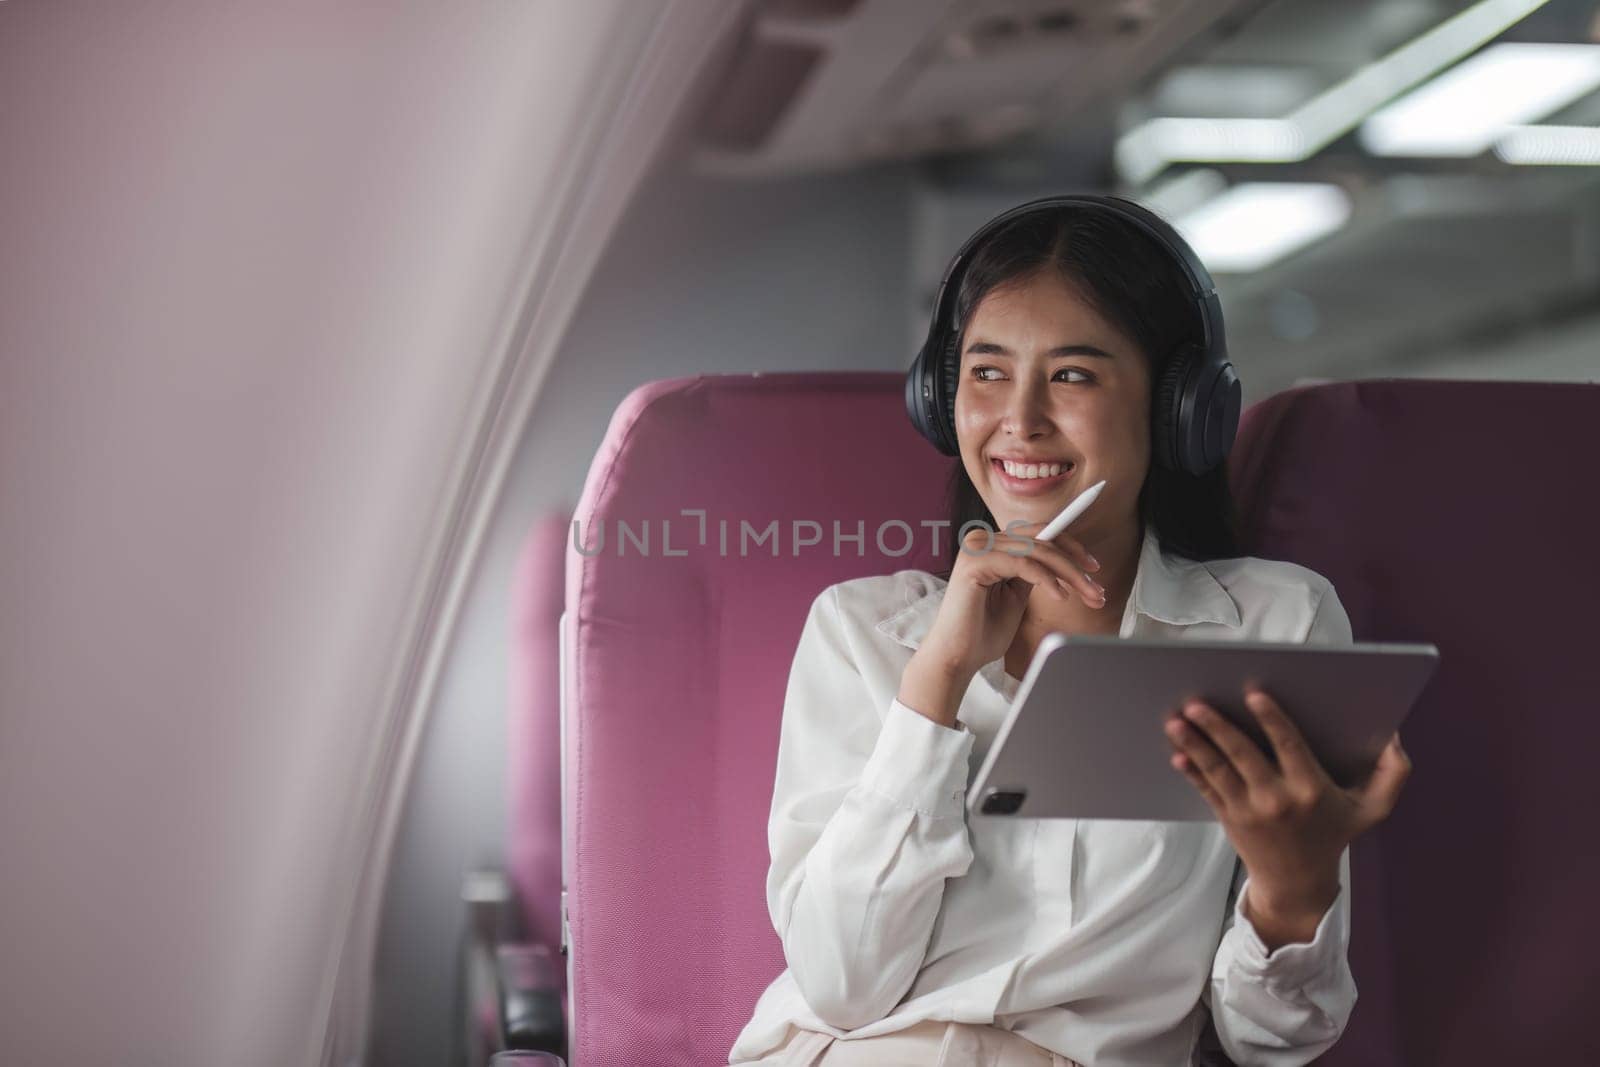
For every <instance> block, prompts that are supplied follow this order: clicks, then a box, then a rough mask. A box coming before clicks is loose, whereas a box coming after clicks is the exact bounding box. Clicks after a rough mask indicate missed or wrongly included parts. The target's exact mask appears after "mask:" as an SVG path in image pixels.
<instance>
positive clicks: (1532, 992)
mask: <svg viewBox="0 0 1600 1067" xmlns="http://www.w3.org/2000/svg"><path fill="white" fill-rule="evenodd" d="M1597 428H1600V386H1593V385H1548V384H1531V383H1505V382H1429V381H1404V380H1399V381H1370V382H1357V383H1347V384H1339V385H1327V386H1318V387H1315V388H1308V389H1299V390H1293V391H1290V392H1288V393H1282V394H1279V395H1277V396H1275V397H1272V398H1270V399H1268V400H1267V401H1265V402H1263V403H1261V404H1258V405H1256V406H1254V407H1252V408H1251V409H1250V411H1249V412H1248V413H1247V414H1246V417H1245V419H1244V421H1243V425H1242V426H1241V428H1240V433H1239V438H1238V441H1237V443H1236V445H1235V449H1234V459H1233V463H1232V475H1233V481H1234V486H1235V490H1236V493H1237V496H1238V498H1239V500H1240V502H1241V505H1242V520H1243V526H1244V533H1245V540H1246V545H1245V551H1247V552H1248V553H1250V554H1253V555H1259V556H1266V557H1270V558H1278V559H1289V560H1293V561H1295V562H1297V563H1301V564H1304V565H1305V566H1308V567H1311V568H1312V569H1314V570H1317V571H1320V572H1321V573H1323V574H1325V575H1327V576H1328V577H1329V578H1330V579H1332V581H1333V583H1334V586H1335V587H1336V588H1337V589H1338V590H1339V596H1340V599H1341V600H1342V601H1343V602H1344V604H1345V606H1346V608H1347V609H1348V610H1349V612H1350V620H1351V624H1352V626H1353V628H1354V631H1355V636H1356V639H1357V640H1364V641H1430V642H1432V643H1434V644H1436V645H1438V647H1439V650H1440V656H1441V660H1440V668H1439V673H1438V674H1437V675H1436V676H1435V677H1434V679H1433V681H1432V682H1430V683H1429V688H1428V689H1427V691H1426V692H1425V694H1424V696H1423V699H1422V701H1421V703H1420V704H1419V705H1418V707H1417V708H1416V709H1415V710H1414V711H1413V712H1412V716H1411V719H1410V720H1409V722H1408V724H1407V726H1406V727H1405V728H1403V729H1402V731H1401V737H1402V739H1403V741H1404V744H1405V747H1406V749H1407V751H1408V752H1409V753H1410V754H1411V758H1412V760H1413V762H1414V766H1415V770H1414V773H1413V774H1412V777H1411V779H1410V781H1409V783H1408V784H1407V786H1406V789H1405V793H1404V796H1403V797H1402V800H1401V803H1400V806H1399V807H1398V808H1397V809H1396V811H1395V812H1394V814H1393V816H1392V817H1391V818H1390V819H1389V820H1388V821H1387V822H1385V823H1384V824H1382V825H1381V826H1380V827H1379V828H1378V830H1376V831H1374V832H1373V833H1370V834H1368V835H1367V836H1366V837H1364V838H1362V839H1361V840H1359V841H1358V842H1357V843H1356V845H1355V847H1354V848H1353V849H1352V853H1351V874H1352V878H1353V880H1354V886H1353V893H1352V897H1351V900H1352V922H1353V931H1352V938H1351V948H1350V954H1351V967H1352V969H1353V970H1354V972H1355V977H1356V983H1357V985H1358V987H1359V988H1360V996H1361V999H1360V1003H1359V1004H1357V1005H1356V1009H1355V1014H1354V1015H1353V1016H1352V1018H1351V1023H1350V1027H1349V1029H1348V1030H1347V1031H1346V1033H1345V1035H1344V1037H1343V1038H1342V1039H1341V1040H1340V1042H1339V1044H1337V1045H1336V1046H1335V1047H1334V1048H1333V1049H1332V1050H1331V1051H1330V1052H1329V1053H1328V1054H1327V1055H1326V1056H1325V1057H1324V1058H1323V1059H1322V1060H1320V1061H1319V1062H1320V1063H1325V1064H1329V1065H1345V1064H1349V1065H1352V1067H1355V1065H1361V1067H1385V1065H1400V1064H1405V1065H1408V1067H1446V1065H1449V1067H1462V1065H1470V1064H1501V1063H1600V1028H1597V1027H1596V1026H1595V1024H1594V1020H1593V1018H1592V1017H1591V1016H1592V1004H1591V999H1592V998H1591V995H1590V993H1589V992H1588V991H1590V990H1593V989H1595V988H1596V987H1597V985H1600V954H1597V953H1596V951H1595V946H1596V945H1600V911H1597V910H1596V908H1595V906H1594V901H1595V900H1596V899H1600V850H1597V849H1596V848H1595V847H1594V844H1593V842H1594V826H1593V821H1594V813H1595V812H1597V811H1600V774H1596V773H1595V770H1594V753H1595V752H1597V751H1600V715H1597V714H1596V707H1597V697H1596V691H1597V685H1596V683H1597V681H1600V671H1597V669H1596V667H1595V659H1596V653H1595V650H1594V647H1593V646H1594V635H1595V633H1596V624H1595V619H1594V616H1595V611H1596V605H1597V604H1600V547H1597V546H1600V494H1596V492H1595V490H1594V486H1595V483H1596V478H1595V473H1594V463H1595V460H1596V456H1597V452H1600V448H1597V444H1596V442H1597Z"/></svg>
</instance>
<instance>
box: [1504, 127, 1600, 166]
mask: <svg viewBox="0 0 1600 1067" xmlns="http://www.w3.org/2000/svg"><path fill="white" fill-rule="evenodd" d="M1494 154H1495V155H1497V156H1499V157H1500V158H1501V159H1502V160H1504V161H1505V162H1507V163H1516V164H1520V165H1522V166H1544V167H1552V166H1565V167H1595V166H1600V129H1597V128H1595V127H1593V126H1513V127H1512V128H1511V129H1509V130H1507V131H1505V133H1504V134H1502V135H1501V137H1500V139H1499V140H1498V141H1496V142H1495V145H1494Z"/></svg>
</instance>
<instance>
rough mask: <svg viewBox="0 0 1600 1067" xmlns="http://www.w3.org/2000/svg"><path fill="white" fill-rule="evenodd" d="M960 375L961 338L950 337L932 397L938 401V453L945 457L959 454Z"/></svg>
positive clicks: (945, 346)
mask: <svg viewBox="0 0 1600 1067" xmlns="http://www.w3.org/2000/svg"><path fill="white" fill-rule="evenodd" d="M960 374H961V337H960V335H959V334H957V335H955V336H953V337H951V338H950V339H949V340H947V341H946V342H945V344H944V352H943V353H942V355H941V357H940V360H939V375H938V378H937V379H936V380H935V383H934V390H933V392H934V395H935V396H936V397H938V399H939V415H940V422H939V441H938V442H937V444H938V445H939V451H941V452H943V453H944V454H945V455H947V456H959V455H960V454H961V442H960V441H959V440H957V439H956V386H957V385H958V384H959V382H958V380H957V379H958V377H959V375H960Z"/></svg>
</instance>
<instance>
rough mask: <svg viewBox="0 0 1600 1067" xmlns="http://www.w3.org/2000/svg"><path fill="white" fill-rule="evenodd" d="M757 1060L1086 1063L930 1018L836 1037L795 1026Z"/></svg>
mask: <svg viewBox="0 0 1600 1067" xmlns="http://www.w3.org/2000/svg"><path fill="white" fill-rule="evenodd" d="M751 1062H752V1064H767V1065H769V1067H780V1065H781V1067H1082V1065H1081V1064H1079V1063H1078V1062H1077V1061H1076V1060H1069V1059H1067V1057H1065V1056H1062V1055H1060V1054H1058V1053H1055V1052H1051V1051H1050V1050H1049V1049H1047V1048H1041V1047H1040V1046H1038V1045H1035V1044H1034V1043H1033V1042H1032V1041H1029V1040H1028V1039H1027V1038H1025V1037H1022V1036H1021V1035H1019V1034H1014V1033H1012V1032H1011V1031H1010V1030H1002V1029H1000V1028H999V1027H997V1026H981V1025H978V1024H976V1023H952V1022H938V1021H935V1020H928V1021H925V1022H920V1023H916V1024H915V1025H913V1026H910V1027H907V1028H906V1029H904V1030H896V1031H895V1032H894V1033H892V1034H879V1035H878V1036H877V1037H865V1038H855V1039H851V1038H836V1037H833V1036H831V1035H829V1034H824V1033H819V1032H817V1031H814V1030H801V1029H798V1028H796V1027H793V1026H791V1027H790V1030H789V1037H788V1039H787V1040H785V1041H784V1043H783V1044H782V1045H779V1046H778V1047H777V1048H775V1049H773V1050H772V1051H771V1052H769V1053H767V1055H765V1056H763V1057H762V1058H761V1059H759V1060H753V1061H751Z"/></svg>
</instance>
